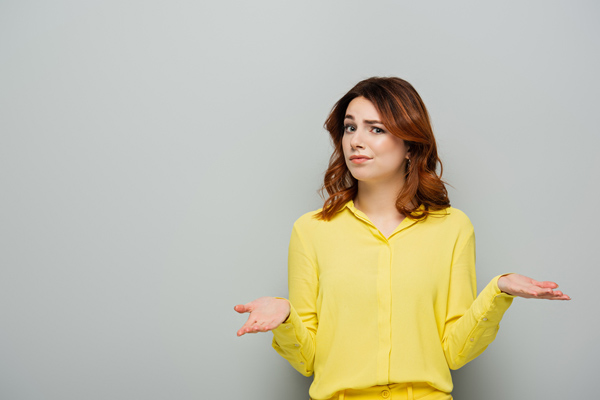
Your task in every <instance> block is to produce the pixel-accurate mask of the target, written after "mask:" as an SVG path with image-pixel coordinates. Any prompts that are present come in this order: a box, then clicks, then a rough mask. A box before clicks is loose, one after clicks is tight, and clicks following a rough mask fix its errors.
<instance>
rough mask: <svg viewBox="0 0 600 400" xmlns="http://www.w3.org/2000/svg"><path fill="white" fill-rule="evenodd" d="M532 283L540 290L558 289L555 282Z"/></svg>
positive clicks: (533, 281)
mask: <svg viewBox="0 0 600 400" xmlns="http://www.w3.org/2000/svg"><path fill="white" fill-rule="evenodd" d="M532 283H533V284H534V285H536V286H539V287H541V288H550V289H556V288H557V287H558V284H557V283H556V282H550V281H543V282H538V281H535V280H532Z"/></svg>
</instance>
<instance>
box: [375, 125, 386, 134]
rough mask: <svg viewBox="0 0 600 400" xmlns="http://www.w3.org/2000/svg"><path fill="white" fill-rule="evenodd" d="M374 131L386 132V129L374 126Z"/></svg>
mask: <svg viewBox="0 0 600 400" xmlns="http://www.w3.org/2000/svg"><path fill="white" fill-rule="evenodd" d="M372 130H373V133H385V131H384V130H383V129H381V128H378V127H376V126H374V127H373V129H372Z"/></svg>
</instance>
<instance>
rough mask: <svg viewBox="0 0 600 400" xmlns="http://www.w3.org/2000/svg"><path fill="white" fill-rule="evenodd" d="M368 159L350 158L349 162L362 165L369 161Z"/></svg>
mask: <svg viewBox="0 0 600 400" xmlns="http://www.w3.org/2000/svg"><path fill="white" fill-rule="evenodd" d="M369 160H370V158H369V157H367V156H350V161H351V162H353V163H354V164H362V163H364V162H366V161H369Z"/></svg>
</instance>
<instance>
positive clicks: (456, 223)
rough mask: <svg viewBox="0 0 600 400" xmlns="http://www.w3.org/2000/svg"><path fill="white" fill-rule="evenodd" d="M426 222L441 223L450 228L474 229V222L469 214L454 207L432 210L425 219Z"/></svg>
mask: <svg viewBox="0 0 600 400" xmlns="http://www.w3.org/2000/svg"><path fill="white" fill-rule="evenodd" d="M425 223H427V224H432V225H439V226H440V227H444V228H446V229H450V230H458V231H463V232H464V231H470V232H472V231H473V224H472V223H471V220H470V219H469V217H467V214H465V213H464V212H462V211H461V210H459V209H458V208H454V207H448V208H445V209H443V210H436V211H431V212H430V214H429V216H428V217H427V218H426V219H425Z"/></svg>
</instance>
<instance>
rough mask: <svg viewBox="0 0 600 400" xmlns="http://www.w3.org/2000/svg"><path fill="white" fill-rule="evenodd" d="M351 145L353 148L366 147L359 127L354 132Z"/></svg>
mask: <svg viewBox="0 0 600 400" xmlns="http://www.w3.org/2000/svg"><path fill="white" fill-rule="evenodd" d="M350 146H351V147H352V148H353V149H364V144H363V137H362V133H361V130H360V129H357V130H356V131H354V133H353V134H352V139H350Z"/></svg>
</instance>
